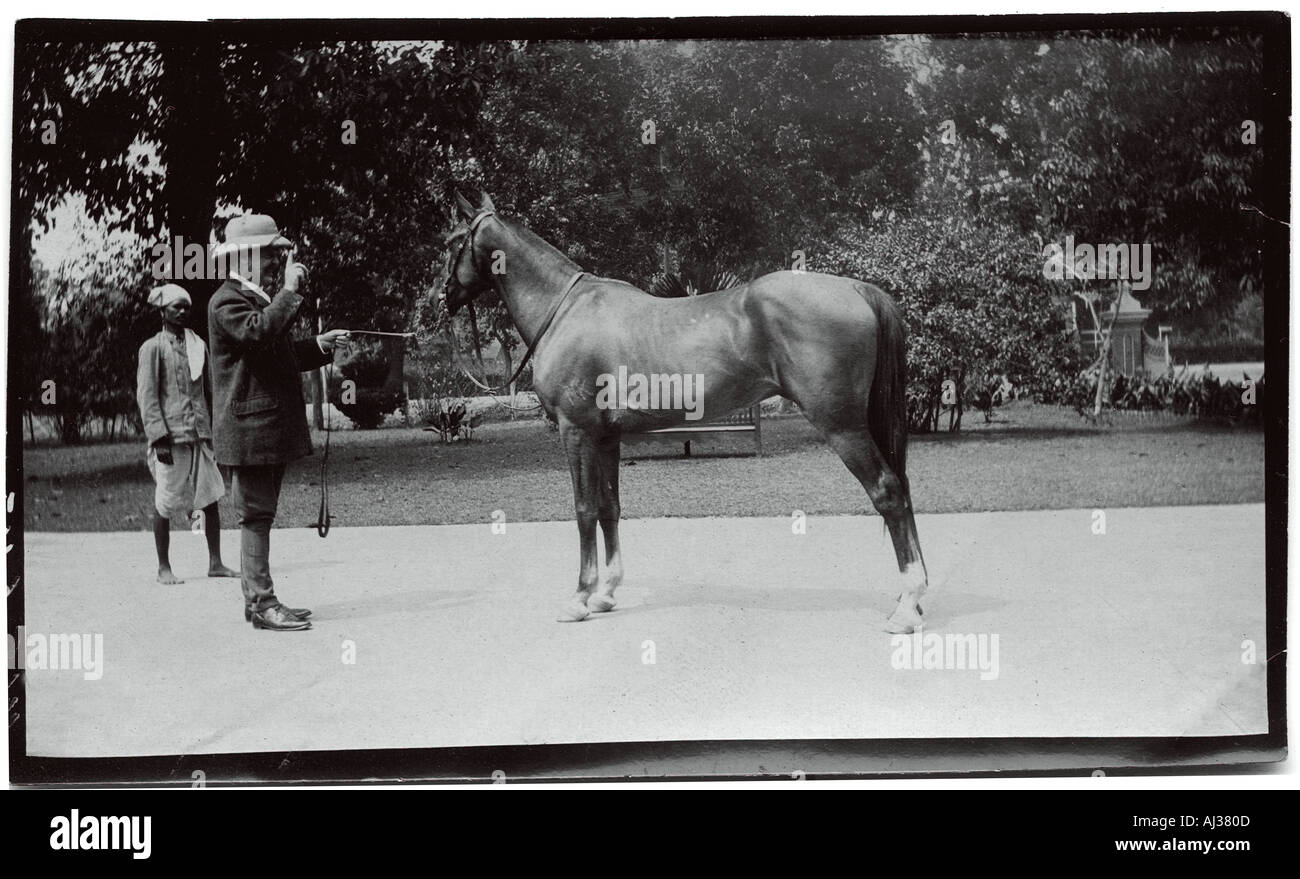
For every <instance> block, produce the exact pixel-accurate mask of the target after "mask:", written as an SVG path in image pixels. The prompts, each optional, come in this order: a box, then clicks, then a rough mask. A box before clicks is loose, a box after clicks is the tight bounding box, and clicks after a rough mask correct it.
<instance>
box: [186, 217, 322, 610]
mask: <svg viewBox="0 0 1300 879" xmlns="http://www.w3.org/2000/svg"><path fill="white" fill-rule="evenodd" d="M292 247H293V244H292V242H290V241H289V240H288V239H286V238H285V237H284V236H282V235H281V234H280V229H279V227H278V226H276V224H275V220H273V219H272V218H271V217H269V216H267V215H265V214H247V215H245V216H242V217H235V218H234V219H232V220H231V221H230V222H229V223H228V224H227V225H226V240H225V242H224V243H223V244H222V245H221V246H220V247H218V248H217V251H216V253H215V254H214V255H216V256H221V257H223V258H225V259H226V264H227V265H230V266H234V267H232V268H231V269H230V271H229V275H228V278H227V280H226V282H225V283H224V284H222V285H221V287H220V288H219V289H218V290H217V292H216V293H215V294H214V295H213V297H212V301H211V302H209V304H208V336H209V342H210V343H211V346H212V375H213V390H214V406H213V413H214V415H215V421H214V433H215V438H216V458H217V462H218V463H220V464H222V465H224V466H228V467H229V468H230V474H231V480H230V488H231V497H232V500H233V501H234V504H235V511H236V514H237V515H238V516H239V525H240V569H241V582H242V585H243V590H244V618H245V619H246V620H251V621H252V623H253V627H254V628H256V629H268V630H272V631H301V630H304V629H310V628H311V622H310V620H308V619H307V618H308V617H309V616H310V615H311V611H310V610H307V609H306V608H290V607H286V606H284V605H282V604H281V603H280V600H279V599H278V598H277V597H276V595H275V586H274V583H273V581H272V579H271V569H270V535H271V524H272V523H273V522H274V521H275V512H276V507H277V505H278V503H279V498H280V485H281V482H282V481H283V479H284V471H285V467H286V465H288V464H289V463H290V462H292V461H295V460H297V459H298V458H301V457H303V456H304V455H310V454H311V435H310V434H309V433H308V431H307V414H306V402H305V401H304V399H303V396H302V377H301V375H300V373H301V372H306V371H308V370H311V369H315V368H316V367H319V366H322V365H323V364H325V363H328V362H329V361H330V359H331V358H332V357H333V352H334V348H335V346H336V345H337V344H338V343H339V342H341V341H344V340H346V339H347V335H348V334H347V331H346V330H330V331H329V332H327V333H323V334H321V335H319V336H316V337H315V338H314V339H304V340H301V341H293V340H292V339H290V338H289V330H290V327H291V326H292V324H293V320H294V317H295V316H296V315H297V313H298V309H299V308H300V307H301V306H302V302H303V297H302V294H301V293H300V292H299V290H300V288H301V287H302V284H303V282H304V281H305V280H306V277H307V267H306V266H304V265H303V264H302V263H298V262H293V261H292V260H290V259H289V255H290V250H291V248H292ZM231 257H238V259H232V258H231ZM268 290H269V291H271V292H267V291H268Z"/></svg>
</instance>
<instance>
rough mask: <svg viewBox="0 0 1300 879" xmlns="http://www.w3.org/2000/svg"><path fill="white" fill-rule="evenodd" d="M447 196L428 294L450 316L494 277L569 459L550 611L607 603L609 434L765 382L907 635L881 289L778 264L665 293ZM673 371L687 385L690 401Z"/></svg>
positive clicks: (889, 304) (891, 373) (612, 502)
mask: <svg viewBox="0 0 1300 879" xmlns="http://www.w3.org/2000/svg"><path fill="white" fill-rule="evenodd" d="M456 208H457V216H453V218H452V222H453V229H452V232H451V233H450V235H449V236H448V237H447V239H446V245H447V263H446V280H445V282H444V284H443V288H442V292H441V294H440V296H441V299H442V303H443V305H444V307H445V308H446V309H447V312H448V314H449V315H450V316H453V317H454V316H455V314H456V312H457V310H459V309H460V308H461V307H462V306H465V305H470V306H471V309H472V302H473V301H474V299H475V298H477V297H478V296H479V295H480V294H482V293H483V292H484V291H485V290H487V289H488V288H489V287H491V288H494V289H495V290H496V293H497V295H498V296H500V298H501V301H502V302H503V303H504V304H505V307H506V309H507V310H508V311H509V313H510V316H511V318H512V320H513V321H514V324H515V327H516V328H517V329H518V331H519V334H520V336H521V337H522V338H523V340H524V341H525V342H526V344H527V346H528V347H527V353H526V354H525V356H524V361H523V362H521V364H520V369H522V367H523V363H524V362H526V361H527V359H528V357H529V356H533V386H534V388H535V389H536V392H537V396H538V399H539V401H540V403H541V405H542V407H543V408H544V409H545V410H546V412H547V414H548V415H550V416H551V418H552V419H553V420H554V421H556V422H557V423H558V425H559V431H560V437H561V439H562V441H563V446H564V452H565V456H566V457H567V459H568V463H569V472H570V475H571V477H572V482H573V503H574V511H575V516H576V518H577V524H578V538H579V549H580V562H579V568H578V588H577V592H576V593H575V594H574V596H573V597H572V599H570V600H568V601H567V602H566V603H565V604H564V606H563V609H562V610H561V612H560V614H559V616H558V619H559V620H560V621H562V622H577V621H581V620H584V619H586V618H587V617H588V616H589V615H591V614H600V613H607V612H609V611H611V610H613V609H614V607H615V605H616V600H615V597H614V596H615V592H616V591H617V589H618V588H619V586H620V585H621V583H622V581H623V558H622V553H621V551H620V549H619V540H618V522H619V491H618V483H619V463H620V454H621V449H620V445H621V444H620V437H621V435H622V434H623V433H624V432H628V433H633V432H640V431H644V430H651V429H654V428H658V427H669V426H673V425H678V424H682V423H684V422H686V421H688V420H700V419H711V418H715V417H718V416H722V415H725V414H727V413H728V412H731V411H734V410H736V409H739V408H741V407H745V406H750V405H752V404H754V403H756V402H758V401H760V400H763V399H766V398H767V397H771V396H773V395H778V394H779V395H781V396H784V397H786V398H788V399H790V400H793V401H794V402H795V403H797V404H798V406H799V410H800V411H801V412H802V413H803V414H804V416H805V417H806V418H807V419H808V421H810V422H811V423H812V424H813V426H814V427H816V428H817V429H818V430H819V431H820V432H821V434H822V435H823V437H824V438H825V440H826V442H827V443H828V444H829V445H830V447H831V448H832V449H834V450H835V452H836V453H837V454H838V455H839V456H840V458H841V460H843V462H844V464H845V466H847V467H848V469H849V472H850V473H852V474H853V475H854V476H855V477H856V478H857V480H858V481H859V482H860V483H861V484H862V487H863V488H864V489H866V492H867V495H868V497H870V499H871V503H872V504H873V505H874V506H875V508H876V510H877V511H878V512H879V513H880V515H881V517H882V518H883V519H884V522H885V525H886V527H887V528H888V530H889V534H890V538H891V539H892V542H893V546H894V552H895V555H896V556H897V558H898V570H899V573H900V577H901V581H902V585H901V590H900V592H899V595H898V604H897V606H896V607H895V609H894V611H893V612H892V613H891V614H890V616H889V617H888V619H887V620H886V623H885V630H886V631H888V632H892V633H896V634H910V633H912V632H914V631H916V629H917V628H918V627H920V626H921V625H922V623H923V618H922V613H923V612H922V609H921V605H920V598H921V596H922V595H923V594H925V591H926V589H927V586H928V584H929V580H928V576H927V573H926V569H925V560H924V558H923V557H922V555H921V543H920V539H919V537H918V536H917V531H916V520H915V518H914V516H913V514H912V498H911V491H910V489H909V486H908V480H907V473H906V461H907V405H906V399H905V397H904V381H905V372H906V359H905V352H904V339H905V332H906V331H905V328H904V325H903V321H902V316H901V314H900V313H899V308H898V305H897V304H896V303H895V302H894V301H893V300H892V299H891V298H890V297H889V295H888V294H886V293H885V292H884V291H883V290H881V289H880V288H878V287H876V286H874V285H872V284H868V283H866V282H863V281H859V280H856V279H853V278H845V277H839V276H835V275H828V274H819V273H815V272H798V271H784V272H775V273H772V274H769V275H764V276H762V277H760V278H757V279H755V280H753V281H751V282H749V283H746V284H741V285H740V286H737V287H734V288H731V289H727V290H719V291H716V292H712V293H708V294H707V295H702V296H692V297H688V298H679V299H664V298H659V297H655V296H651V295H649V294H648V293H646V292H644V291H643V290H641V289H639V288H637V287H635V286H633V285H631V284H628V283H626V282H624V281H618V280H612V279H609V278H600V277H595V276H592V275H588V274H587V273H585V272H583V270H582V268H581V267H580V266H579V265H578V264H577V263H575V262H573V261H572V260H570V259H569V258H568V257H566V256H565V255H564V254H563V253H561V252H560V251H559V250H557V249H556V248H555V247H553V246H551V245H550V244H548V243H547V242H545V241H543V240H542V239H541V238H540V237H538V236H537V235H535V234H534V233H533V232H532V231H530V230H529V229H527V228H525V227H524V226H523V224H521V223H519V222H517V221H515V220H511V219H508V218H506V217H504V216H501V215H500V214H498V213H497V212H496V208H495V207H494V206H493V204H492V199H491V198H489V197H488V196H487V195H486V194H481V197H480V201H479V205H478V206H477V207H475V206H474V205H473V203H472V202H471V201H469V200H468V199H466V198H465V197H464V196H463V195H462V194H460V193H457V194H456ZM647 375H648V376H649V381H648V382H647V381H646V380H645V377H646V376H647ZM625 377H627V378H625ZM665 377H667V378H666V379H665ZM637 378H640V379H641V381H636V379H637ZM656 379H657V380H656ZM633 384H635V385H636V390H639V391H640V392H639V393H634V389H633V388H632V385H633ZM647 384H649V385H650V388H649V392H648V393H647V388H646V385H647ZM615 385H618V387H617V388H616V387H614V386H615ZM688 385H695V386H696V387H695V391H696V393H695V394H694V397H695V399H693V400H690V401H687V400H686V396H687V395H686V393H685V390H686V388H687V386H688ZM656 389H658V391H659V393H658V394H656V393H655V390H656ZM678 389H681V390H680V392H678ZM656 397H657V398H658V399H657V401H656ZM665 398H667V399H665ZM597 525H599V527H600V530H601V532H602V534H603V535H604V542H605V577H604V578H603V579H601V578H600V577H599V569H598V562H597V554H596V528H597Z"/></svg>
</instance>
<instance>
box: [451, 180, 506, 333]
mask: <svg viewBox="0 0 1300 879" xmlns="http://www.w3.org/2000/svg"><path fill="white" fill-rule="evenodd" d="M495 210H496V208H495V207H493V205H492V199H490V198H488V196H487V193H484V194H483V196H482V198H481V199H480V201H479V206H478V208H477V209H476V208H475V207H474V206H473V204H472V203H471V202H470V201H469V200H468V199H467V198H465V196H463V195H461V194H460V193H459V192H458V193H456V211H457V214H458V222H457V225H456V228H455V229H453V230H452V232H451V234H450V235H448V236H447V240H446V245H447V280H446V281H445V282H443V285H442V297H441V298H442V302H443V304H444V305H445V306H446V307H447V313H448V314H450V315H455V314H456V312H457V311H459V310H460V308H461V306H462V305H468V304H469V303H471V302H473V301H474V300H475V299H476V298H477V297H478V295H479V294H480V293H482V292H483V291H484V290H485V289H487V288H488V287H490V286H491V284H492V282H491V280H490V278H491V276H490V275H488V274H487V273H486V272H483V271H480V270H479V257H478V255H477V254H476V253H475V252H474V233H475V231H476V230H477V229H478V227H479V224H480V223H482V222H483V221H484V220H485V219H487V218H488V217H490V216H492V215H493V212H494V211H495Z"/></svg>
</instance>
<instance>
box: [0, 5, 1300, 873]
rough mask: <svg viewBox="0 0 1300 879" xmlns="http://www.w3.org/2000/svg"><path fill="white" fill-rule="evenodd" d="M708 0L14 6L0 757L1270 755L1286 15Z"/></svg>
mask: <svg viewBox="0 0 1300 879" xmlns="http://www.w3.org/2000/svg"><path fill="white" fill-rule="evenodd" d="M864 11H865V10H864ZM1080 11H1083V10H1080ZM357 12H358V13H360V14H365V9H364V8H361V9H359V10H357ZM740 12H741V11H740V10H737V13H736V15H735V17H718V18H700V19H691V18H609V19H590V18H587V19H561V18H531V19H509V20H498V21H493V20H488V19H438V20H394V19H371V20H367V19H348V20H325V19H318V20H311V21H308V20H289V19H276V18H263V19H257V20H252V19H243V20H233V19H229V18H223V17H222V16H221V14H220V9H219V8H218V7H213V8H212V9H208V10H199V14H200V15H202V14H207V13H210V14H212V17H211V18H209V19H207V20H189V21H180V20H175V21H159V20H153V21H146V20H141V21H126V20H117V21H110V20H107V18H106V19H104V20H57V19H35V18H29V19H22V20H19V21H17V23H16V25H15V29H14V32H13V44H12V45H13V50H14V55H13V65H12V67H11V68H10V72H11V79H12V95H13V108H12V112H13V117H12V165H11V171H10V173H11V183H12V186H11V190H10V197H11V203H10V211H9V217H10V237H9V244H10V256H9V282H8V285H7V293H8V309H7V315H8V330H7V337H6V339H7V344H8V349H7V353H8V356H7V380H6V395H5V399H6V404H7V407H8V408H7V422H6V423H7V431H8V432H7V447H6V468H5V471H6V473H5V478H6V489H5V497H6V500H7V528H8V540H7V544H8V555H7V561H8V565H7V567H8V574H7V583H8V590H9V591H8V600H7V613H8V617H7V619H8V623H7V634H8V639H9V672H8V682H9V685H8V692H9V710H8V715H9V718H8V726H9V761H10V763H9V774H10V775H9V777H10V780H11V782H10V783H11V785H12V786H15V787H20V786H33V785H35V786H65V785H66V786H116V785H136V786H179V787H202V786H206V785H212V786H220V785H231V786H275V785H283V786H293V785H303V784H340V785H346V784H361V783H384V784H399V783H415V784H421V785H465V784H481V785H489V784H494V783H496V784H506V785H510V784H516V783H565V784H569V785H586V784H587V783H590V782H641V783H644V786H653V785H654V783H656V782H659V783H670V782H692V781H699V782H707V781H711V780H712V781H729V782H732V783H738V784H739V785H740V786H744V785H745V784H746V783H747V782H771V781H785V782H788V783H791V784H794V783H797V782H799V781H803V780H810V779H811V780H817V779H822V780H830V781H834V780H837V779H838V780H852V779H873V778H885V777H890V776H901V777H913V778H922V777H929V776H935V777H955V776H960V775H963V774H965V775H974V776H979V775H980V774H982V773H1001V774H1004V775H1005V774H1012V775H1015V774H1028V773H1038V774H1040V775H1041V774H1046V775H1059V776H1069V777H1073V778H1092V777H1094V776H1095V777H1096V778H1097V783H1098V785H1101V784H1103V783H1104V780H1105V777H1106V776H1108V775H1115V774H1120V775H1123V774H1129V775H1137V774H1143V773H1153V774H1161V773H1164V774H1170V773H1172V774H1183V775H1192V776H1196V775H1198V774H1201V773H1207V772H1215V771H1222V770H1223V769H1224V768H1225V767H1231V766H1234V765H1240V766H1242V767H1254V769H1253V770H1252V771H1258V772H1263V771H1276V768H1274V769H1272V770H1269V769H1266V767H1269V766H1273V767H1276V765H1277V764H1278V762H1279V761H1284V760H1285V759H1286V753H1287V751H1286V734H1285V732H1286V726H1285V724H1286V702H1285V683H1286V682H1285V674H1284V672H1285V665H1284V663H1285V656H1286V636H1287V629H1286V570H1287V490H1288V451H1287V438H1288V426H1287V413H1288V405H1287V404H1288V396H1289V382H1288V355H1287V345H1288V339H1289V337H1290V333H1289V329H1288V328H1289V320H1290V316H1289V306H1290V300H1289V291H1290V256H1291V251H1290V248H1291V243H1290V225H1289V224H1290V216H1291V202H1290V198H1291V196H1290V192H1291V178H1290V167H1291V153H1290V150H1291V129H1290V124H1291V123H1290V120H1289V114H1290V107H1291V66H1290V65H1291V45H1290V39H1291V36H1290V30H1291V22H1290V18H1289V17H1288V16H1287V15H1286V14H1284V13H1281V12H1251V13H1205V14H1201V13H1171V14H1145V15H1133V16H1130V15H1121V14H1113V15H1054V16H1053V15H1048V16H1037V15H1010V16H984V17H978V18H977V17H970V16H968V17H960V18H955V17H944V16H932V17H925V16H913V17H910V18H905V19H903V18H890V19H883V18H871V17H858V18H830V17H817V16H813V17H800V18H763V17H758V16H751V17H745V16H743V15H741V14H740ZM105 13H106V14H107V13H109V10H105ZM264 14H267V15H274V14H275V11H274V10H265V12H264ZM431 14H437V13H436V11H435V12H433V13H431ZM633 14H639V13H633ZM588 786H589V785H588ZM74 824H75V817H74ZM74 830H75V827H74ZM73 835H74V836H75V833H74V834H73ZM51 844H52V845H54V846H55V847H56V848H57V845H56V844H55V843H53V842H52V843H51ZM73 847H75V840H74V843H73Z"/></svg>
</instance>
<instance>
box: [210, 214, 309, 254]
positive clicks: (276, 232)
mask: <svg viewBox="0 0 1300 879" xmlns="http://www.w3.org/2000/svg"><path fill="white" fill-rule="evenodd" d="M263 247H293V242H292V241H290V240H289V239H288V238H285V237H284V236H283V235H281V234H280V227H279V226H277V225H276V224H275V219H274V218H273V217H271V216H270V215H269V214H244V215H243V216H242V217H235V218H233V219H232V220H231V221H230V222H229V223H227V224H226V240H225V242H223V243H222V244H218V245H217V246H216V247H215V248H214V249H213V251H212V252H213V254H214V255H216V256H221V255H224V254H227V253H235V252H236V251H240V250H255V249H260V248H263Z"/></svg>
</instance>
